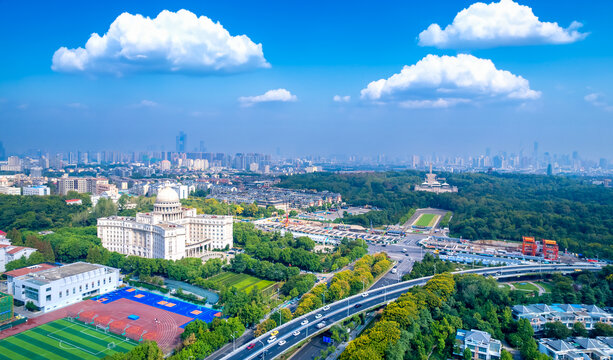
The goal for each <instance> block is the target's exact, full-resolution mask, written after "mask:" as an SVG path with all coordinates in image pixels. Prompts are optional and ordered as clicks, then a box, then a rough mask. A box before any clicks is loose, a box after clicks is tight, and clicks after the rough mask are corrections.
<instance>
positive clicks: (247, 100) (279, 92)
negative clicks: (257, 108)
mask: <svg viewBox="0 0 613 360" xmlns="http://www.w3.org/2000/svg"><path fill="white" fill-rule="evenodd" d="M296 100H298V98H297V97H296V95H293V94H292V93H291V92H289V91H288V90H286V89H274V90H268V91H267V92H265V93H264V94H262V95H257V96H241V97H240V98H238V101H239V102H240V103H241V104H242V105H243V106H251V105H253V104H257V103H263V102H290V101H296Z"/></svg>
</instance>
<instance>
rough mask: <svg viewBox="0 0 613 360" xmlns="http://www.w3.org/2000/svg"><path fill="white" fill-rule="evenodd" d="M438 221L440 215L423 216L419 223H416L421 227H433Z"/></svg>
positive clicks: (418, 220) (420, 217)
mask: <svg viewBox="0 0 613 360" xmlns="http://www.w3.org/2000/svg"><path fill="white" fill-rule="evenodd" d="M436 219H438V215H435V214H421V215H420V216H419V218H418V219H417V221H415V226H419V227H432V226H434V223H435V222H436Z"/></svg>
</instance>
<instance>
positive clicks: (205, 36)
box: [51, 10, 270, 75]
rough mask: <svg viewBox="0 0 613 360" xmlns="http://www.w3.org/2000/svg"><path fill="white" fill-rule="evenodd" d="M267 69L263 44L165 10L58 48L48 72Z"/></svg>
mask: <svg viewBox="0 0 613 360" xmlns="http://www.w3.org/2000/svg"><path fill="white" fill-rule="evenodd" d="M266 67H270V64H268V62H266V59H265V58H264V53H263V52H262V45H261V44H255V43H254V42H253V41H251V39H249V37H247V36H246V35H237V36H232V35H230V33H229V32H228V30H226V29H225V28H224V27H223V26H222V25H221V24H220V23H219V22H217V23H215V22H213V21H212V20H211V19H209V18H208V17H206V16H200V17H198V16H196V15H195V14H194V13H192V12H190V11H188V10H179V11H177V12H172V11H168V10H164V11H162V12H161V13H159V14H158V16H157V17H156V18H154V19H151V18H149V17H144V16H142V15H139V14H137V15H132V14H129V13H123V14H121V15H119V16H118V17H117V18H116V19H115V21H113V23H112V24H111V26H110V27H109V30H108V31H107V33H106V34H104V35H102V36H100V35H98V34H97V33H94V34H92V35H91V36H90V38H89V40H88V41H87V43H86V44H85V47H78V48H76V49H68V48H66V47H61V48H59V49H58V50H57V51H56V52H55V53H54V54H53V63H52V66H51V68H52V69H53V70H54V71H60V72H77V73H78V72H92V73H113V74H117V75H122V74H124V73H128V72H136V71H146V72H170V73H179V72H183V73H201V74H207V73H215V72H221V73H231V72H238V71H245V70H251V69H255V68H266Z"/></svg>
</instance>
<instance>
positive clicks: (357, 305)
mask: <svg viewBox="0 0 613 360" xmlns="http://www.w3.org/2000/svg"><path fill="white" fill-rule="evenodd" d="M353 307H354V308H356V309H359V308H361V307H362V304H355V305H353Z"/></svg>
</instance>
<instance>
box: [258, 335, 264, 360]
mask: <svg viewBox="0 0 613 360" xmlns="http://www.w3.org/2000/svg"><path fill="white" fill-rule="evenodd" d="M257 340H258V341H259V342H260V344H262V360H264V357H265V356H266V349H264V348H265V347H266V346H265V345H264V343H263V342H262V340H260V339H257Z"/></svg>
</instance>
